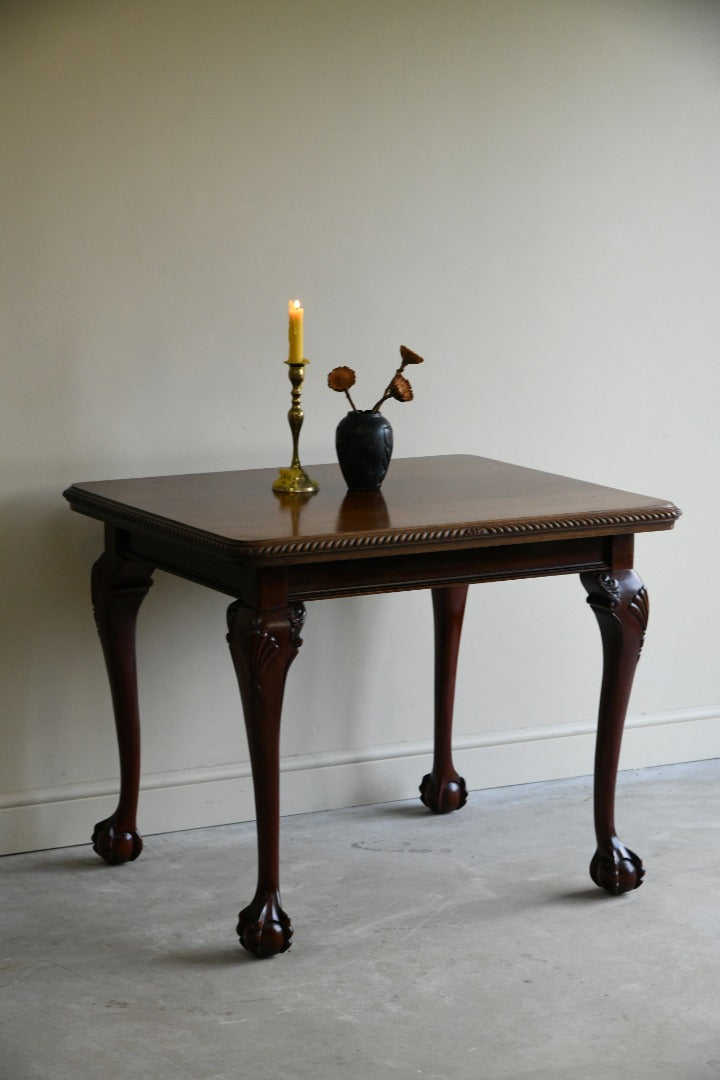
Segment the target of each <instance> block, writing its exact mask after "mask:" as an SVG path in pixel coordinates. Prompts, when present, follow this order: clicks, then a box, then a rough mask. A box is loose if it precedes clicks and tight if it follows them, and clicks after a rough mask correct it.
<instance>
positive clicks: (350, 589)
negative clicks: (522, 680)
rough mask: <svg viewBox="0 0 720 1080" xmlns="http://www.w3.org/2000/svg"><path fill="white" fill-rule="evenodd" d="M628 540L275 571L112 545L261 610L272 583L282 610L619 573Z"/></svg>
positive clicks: (119, 539)
mask: <svg viewBox="0 0 720 1080" xmlns="http://www.w3.org/2000/svg"><path fill="white" fill-rule="evenodd" d="M632 541H633V537H632V535H628V534H622V535H620V536H598V537H582V538H567V539H564V540H543V541H537V540H535V541H532V542H528V543H513V544H500V545H497V546H495V547H488V546H484V545H483V546H479V547H470V548H468V547H465V548H459V549H454V550H440V551H424V552H422V551H421V552H407V551H405V552H403V553H397V554H392V553H391V554H384V555H371V554H363V555H362V556H359V557H357V558H354V559H348V558H344V559H338V560H336V561H329V560H327V559H323V560H320V561H312V560H311V559H308V560H307V561H302V562H293V563H290V564H285V565H282V564H278V562H277V561H276V562H274V563H273V565H272V566H267V565H257V564H254V563H252V562H248V563H243V562H238V561H236V560H233V559H230V558H227V557H223V556H220V555H216V554H213V553H211V552H207V551H199V550H198V549H197V548H192V547H190V546H188V545H185V544H182V543H177V542H173V541H170V540H168V539H167V538H158V537H148V536H147V535H144V534H141V533H130V532H127V531H125V530H118V531H117V533H116V535H115V542H114V545H113V546H114V547H115V550H116V552H117V554H119V555H125V556H127V557H129V558H134V559H139V560H142V561H144V562H146V563H148V564H151V565H153V566H155V567H157V568H158V569H160V570H165V571H167V572H168V573H171V574H175V575H176V576H178V577H182V578H186V579H188V580H190V581H194V582H196V583H198V584H200V585H204V586H206V587H209V588H212V589H215V590H216V591H219V592H223V593H226V594H227V595H230V596H234V597H236V598H238V599H241V600H242V601H243V603H244V604H247V605H248V606H252V607H254V606H260V607H264V606H265V605H266V603H267V601H263V599H262V596H263V595H267V588H266V587H265V586H266V585H267V584H269V583H270V579H272V581H273V585H272V589H271V594H272V595H273V596H275V597H277V600H278V601H279V602H280V603H284V602H285V601H286V600H287V601H290V602H293V601H298V600H301V601H305V600H321V599H326V598H331V597H340V596H360V595H364V594H367V593H383V592H397V591H406V590H409V589H428V588H436V587H440V586H443V585H453V584H464V583H467V584H471V583H473V582H483V581H502V580H510V579H513V578H524V577H544V576H549V575H556V574H573V573H581V572H584V571H589V570H611V569H622V568H629V567H631V566H632V549H633V543H632Z"/></svg>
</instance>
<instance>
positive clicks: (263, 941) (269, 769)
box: [228, 601, 305, 957]
mask: <svg viewBox="0 0 720 1080" xmlns="http://www.w3.org/2000/svg"><path fill="white" fill-rule="evenodd" d="M304 621H305V608H304V607H303V605H302V604H293V605H291V606H290V607H287V608H283V609H280V610H275V611H263V612H257V611H253V610H251V609H249V608H246V607H243V606H242V605H241V604H240V602H239V601H237V602H235V603H234V604H231V605H230V607H229V608H228V631H229V632H228V644H229V646H230V653H231V655H232V658H233V663H234V665H235V672H236V674H237V679H238V684H239V686H240V696H241V698H242V703H243V710H244V713H245V726H246V729H247V737H248V746H249V750H250V763H251V766H252V776H253V788H254V791H255V814H256V819H257V839H258V883H257V889H256V892H255V896H254V897H253V900H252V901H251V903H250V904H249V905H248V906H247V907H246V908H244V909H243V910H242V911H241V912H240V916H239V922H238V927H237V931H238V934H239V936H240V941H241V943H242V944H243V945H244V947H245V948H246V949H248V950H249V951H250V952H252V953H254V954H255V956H260V957H264V956H273V955H275V954H276V953H281V952H285V950H286V949H289V948H290V943H291V938H292V927H291V924H290V919H289V918H288V916H287V915H286V914H285V912H284V911H283V909H282V906H281V902H280V866H279V840H280V716H281V712H282V702H283V693H284V689H285V679H286V676H287V672H288V669H289V667H290V664H291V663H292V661H293V660H294V659H295V657H296V656H297V652H298V649H299V648H300V645H301V644H302V639H301V638H300V632H301V630H302V626H303V623H304Z"/></svg>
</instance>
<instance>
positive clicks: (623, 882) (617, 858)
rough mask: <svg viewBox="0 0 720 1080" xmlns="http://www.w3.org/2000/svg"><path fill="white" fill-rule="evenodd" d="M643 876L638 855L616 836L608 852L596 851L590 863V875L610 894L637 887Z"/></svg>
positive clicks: (617, 893) (643, 872) (616, 894)
mask: <svg viewBox="0 0 720 1080" xmlns="http://www.w3.org/2000/svg"><path fill="white" fill-rule="evenodd" d="M644 876H645V871H644V869H643V864H642V860H641V859H640V857H639V856H638V855H636V854H635V852H634V851H631V850H630V848H626V847H625V845H624V844H621V843H620V841H619V840H618V839H617V838H616V839H615V840H613V844H612V848H611V850H610V851H609V852H601V851H600V850H598V851H596V852H595V854H594V855H593V858H592V862H591V863H590V877H591V878H592V879H593V881H594V882H595V884H596V885H599V886H600V888H601V889H605V890H606V892H609V893H610V894H611V895H612V896H619V895H620V893H626V892H631V891H632V890H633V889H639V888H640V886H641V885H642V881H643V877H644Z"/></svg>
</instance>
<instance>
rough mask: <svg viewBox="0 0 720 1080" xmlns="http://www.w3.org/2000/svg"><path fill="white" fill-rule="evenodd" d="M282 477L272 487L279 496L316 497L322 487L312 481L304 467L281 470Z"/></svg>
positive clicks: (294, 466) (297, 466)
mask: <svg viewBox="0 0 720 1080" xmlns="http://www.w3.org/2000/svg"><path fill="white" fill-rule="evenodd" d="M279 472H280V475H279V476H278V478H277V480H276V481H275V483H274V484H273V486H272V489H273V491H275V492H277V494H279V495H314V494H315V492H316V491H319V490H320V485H319V484H317V483H316V482H315V481H314V480H311V479H310V477H309V476H308V474H307V473H306V472H305V470H304V469H303V467H302V465H291V466H290V467H289V468H288V469H280V470H279Z"/></svg>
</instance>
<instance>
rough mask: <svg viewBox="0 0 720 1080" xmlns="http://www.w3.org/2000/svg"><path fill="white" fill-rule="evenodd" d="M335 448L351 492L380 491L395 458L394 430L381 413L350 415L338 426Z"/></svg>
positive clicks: (356, 413)
mask: <svg viewBox="0 0 720 1080" xmlns="http://www.w3.org/2000/svg"><path fill="white" fill-rule="evenodd" d="M335 449H336V450H337V456H338V461H339V462H340V469H341V470H342V474H343V476H344V477H345V483H346V484H347V486H348V488H349V489H350V491H377V490H378V488H379V487H380V485H381V484H382V482H383V480H384V479H385V473H386V472H387V471H388V465H389V464H390V457H391V456H392V449H393V431H392V428H391V427H390V424H389V423H388V421H387V420H386V419H385V417H384V416H383V415H382V413H379V412H371V411H370V410H369V409H366V410H364V411H362V412H359V411H358V412H349V413H348V414H347V416H344V417H343V419H342V420H341V421H340V423H339V424H338V426H337V431H336V432H335Z"/></svg>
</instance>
